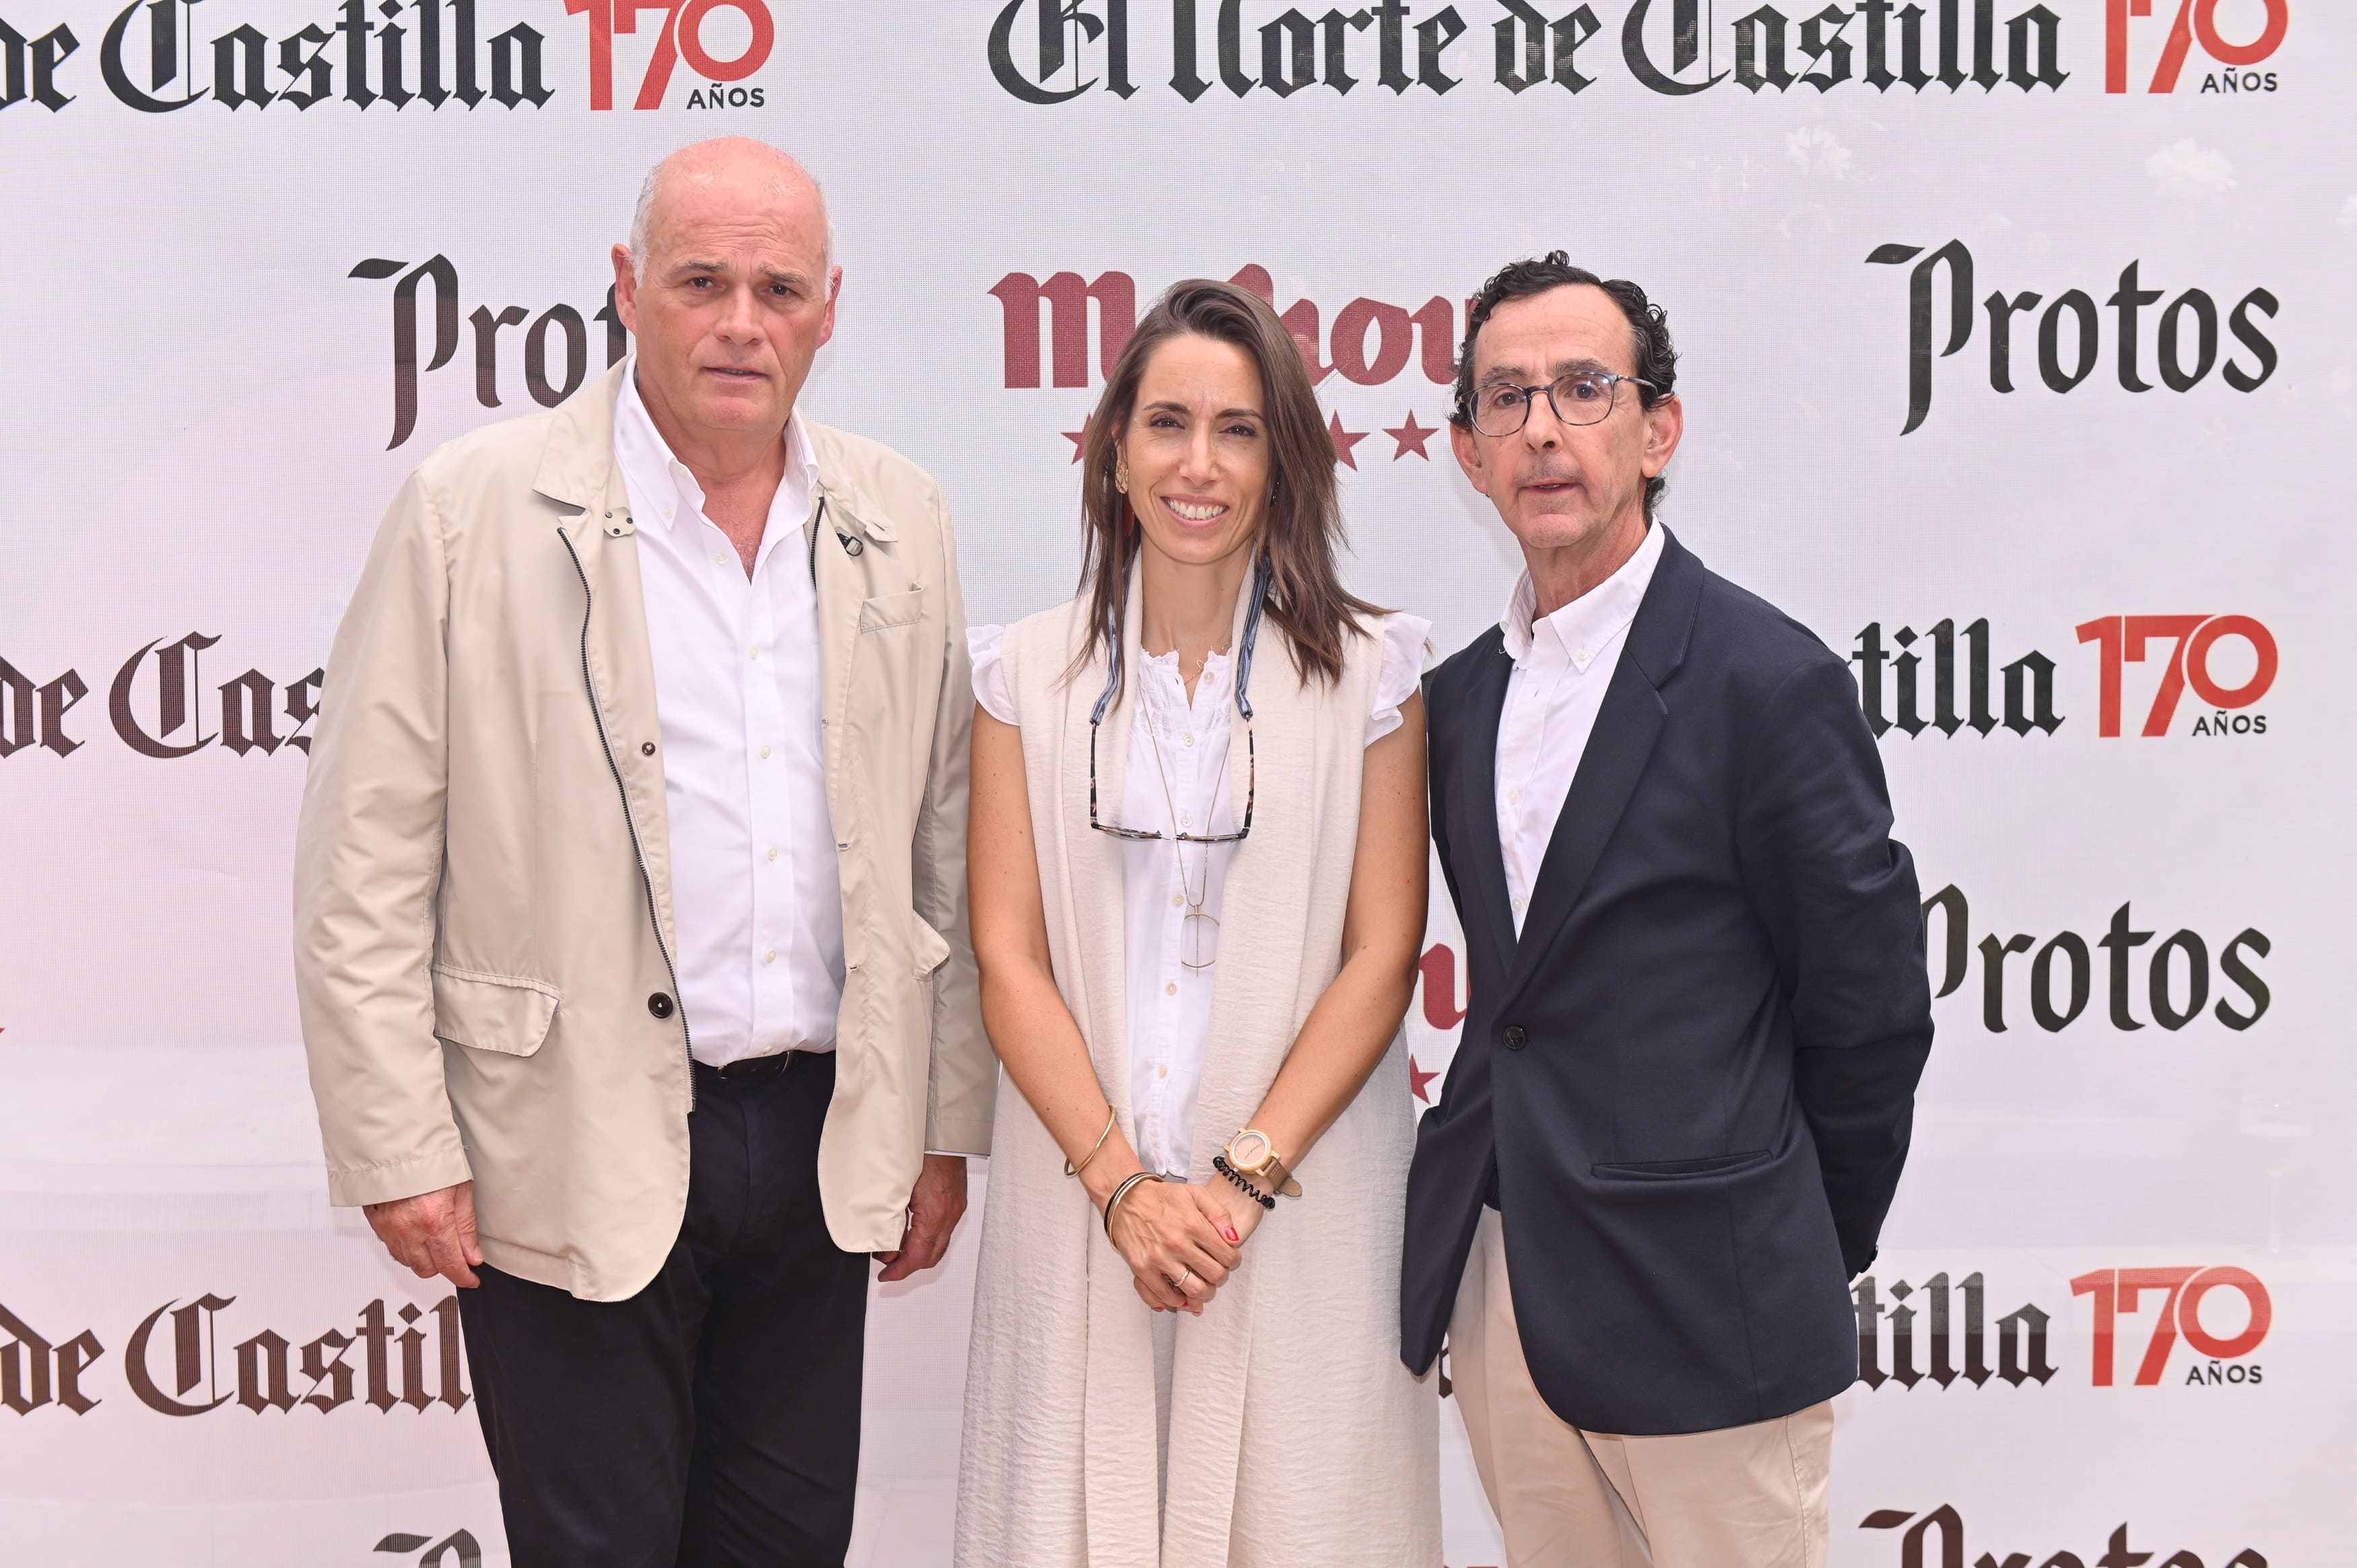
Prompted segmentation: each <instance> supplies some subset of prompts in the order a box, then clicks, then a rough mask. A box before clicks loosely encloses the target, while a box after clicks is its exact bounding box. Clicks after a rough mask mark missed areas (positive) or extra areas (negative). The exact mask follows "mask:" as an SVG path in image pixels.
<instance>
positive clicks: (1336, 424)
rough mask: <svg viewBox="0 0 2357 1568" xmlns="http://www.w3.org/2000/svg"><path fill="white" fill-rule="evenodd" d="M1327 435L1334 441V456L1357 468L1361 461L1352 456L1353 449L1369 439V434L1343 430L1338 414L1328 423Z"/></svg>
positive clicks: (1340, 417)
mask: <svg viewBox="0 0 2357 1568" xmlns="http://www.w3.org/2000/svg"><path fill="white" fill-rule="evenodd" d="M1326 434H1327V435H1329V436H1330V437H1331V438H1332V439H1333V442H1334V456H1336V457H1337V458H1338V459H1340V461H1342V462H1344V463H1347V464H1349V465H1350V466H1351V467H1353V468H1355V467H1358V466H1359V460H1358V459H1357V458H1356V457H1353V456H1351V447H1353V446H1357V445H1358V444H1359V443H1360V442H1361V441H1364V440H1365V439H1366V438H1367V433H1366V432H1365V431H1363V430H1361V431H1355V432H1354V431H1349V430H1345V429H1343V428H1342V416H1341V415H1340V414H1339V413H1337V414H1335V415H1333V416H1332V417H1330V418H1329V419H1328V420H1327V421H1326Z"/></svg>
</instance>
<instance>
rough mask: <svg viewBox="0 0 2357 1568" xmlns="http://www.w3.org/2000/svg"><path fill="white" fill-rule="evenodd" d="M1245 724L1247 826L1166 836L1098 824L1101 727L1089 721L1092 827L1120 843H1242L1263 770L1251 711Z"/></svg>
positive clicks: (1245, 812) (1156, 832)
mask: <svg viewBox="0 0 2357 1568" xmlns="http://www.w3.org/2000/svg"><path fill="white" fill-rule="evenodd" d="M1243 721H1244V822H1243V826H1242V827H1240V828H1238V829H1237V830H1236V831H1235V832H1232V833H1166V832H1162V831H1161V830H1160V829H1159V828H1156V829H1153V830H1150V831H1149V830H1147V829H1145V828H1125V827H1122V826H1120V825H1119V824H1118V823H1114V822H1099V821H1097V725H1098V722H1099V721H1097V720H1095V719H1091V720H1090V721H1089V826H1091V827H1092V828H1094V829H1096V831H1097V832H1101V833H1111V834H1112V835H1113V836H1114V837H1115V838H1117V839H1149V840H1150V839H1166V838H1167V839H1175V840H1177V841H1178V842H1179V843H1243V841H1244V839H1245V837H1246V836H1247V835H1249V834H1250V833H1251V832H1252V822H1253V796H1254V793H1255V791H1256V790H1257V789H1258V788H1259V784H1260V776H1259V768H1258V765H1257V762H1256V759H1255V758H1254V755H1253V725H1252V714H1251V711H1250V710H1249V709H1247V710H1246V711H1245V713H1244V714H1243Z"/></svg>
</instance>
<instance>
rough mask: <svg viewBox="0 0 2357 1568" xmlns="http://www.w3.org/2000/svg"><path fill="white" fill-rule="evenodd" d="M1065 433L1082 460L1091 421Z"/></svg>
mask: <svg viewBox="0 0 2357 1568" xmlns="http://www.w3.org/2000/svg"><path fill="white" fill-rule="evenodd" d="M1409 417H1410V418H1414V417H1415V415H1413V414H1411V415H1409ZM1063 435H1064V439H1065V440H1067V441H1069V442H1071V444H1072V461H1073V462H1075V463H1077V462H1079V461H1080V460H1081V446H1082V443H1084V442H1086V441H1087V440H1088V438H1089V422H1088V421H1087V420H1085V419H1083V420H1082V421H1081V427H1080V428H1079V429H1078V430H1067V431H1065V432H1064V433H1063Z"/></svg>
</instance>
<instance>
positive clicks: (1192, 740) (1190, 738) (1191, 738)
mask: <svg viewBox="0 0 2357 1568" xmlns="http://www.w3.org/2000/svg"><path fill="white" fill-rule="evenodd" d="M1186 744H1187V745H1189V746H1192V745H1194V744H1195V737H1194V736H1191V735H1190V736H1188V737H1187V740H1186Z"/></svg>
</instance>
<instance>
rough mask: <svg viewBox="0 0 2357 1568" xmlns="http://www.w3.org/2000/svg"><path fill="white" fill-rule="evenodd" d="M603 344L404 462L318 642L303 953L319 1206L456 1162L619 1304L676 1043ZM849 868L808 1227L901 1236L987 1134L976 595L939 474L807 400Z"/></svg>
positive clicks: (488, 1214) (628, 527)
mask: <svg viewBox="0 0 2357 1568" xmlns="http://www.w3.org/2000/svg"><path fill="white" fill-rule="evenodd" d="M622 373H623V370H622V368H621V367H617V368H616V369H615V370H614V371H610V372H608V374H607V375H606V376H605V377H603V378H602V379H600V380H599V381H597V382H596V383H594V384H593V385H591V386H589V387H587V388H585V389H584V390H583V391H582V392H581V393H580V394H579V395H578V396H576V397H575V398H574V399H573V400H572V401H571V402H570V403H566V404H565V406H563V407H562V408H559V409H556V410H554V412H551V413H542V414H535V415H533V416H531V417H529V418H523V419H514V420H509V421H506V422H504V423H501V424H494V425H491V426H489V427H488V428H485V429H482V430H479V431H476V432H475V433H474V434H472V435H467V436H463V437H461V438H460V439H458V440H457V441H454V442H452V443H450V444H449V445H448V446H444V447H443V448H442V449H441V450H439V451H437V452H436V453H435V454H434V455H433V456H429V457H428V458H426V460H425V462H424V463H422V464H421V465H419V467H417V469H416V471H415V472H414V473H413V474H412V475H411V476H410V478H409V480H408V482H407V483H406V484H404V486H403V487H402V489H401V492H400V494H399V495H398V496H396V497H395V498H394V499H393V507H392V510H390V511H389V512H388V513H387V514H386V516H385V520H384V522H383V524H382V527H381V528H380V530H379V531H378V533H377V538H376V542H375V545H374V547H373V548H372V549H371V551H370V553H369V559H368V565H367V567H366V569H365V570H364V571H363V573H362V574H361V582H360V586H359V588H358V589H357V590H356V591H355V593H354V594H353V596H352V602H351V606H350V608H349V609H348V610H347V611H346V612H345V616H344V620H343V625H342V627H341V628H339V630H338V632H337V634H336V641H335V648H334V651H333V652H332V653H331V654H330V655H329V658H328V667H327V668H328V674H327V683H326V687H325V692H324V696H323V701H322V703H321V711H320V714H319V722H318V727H317V736H316V738H315V739H314V741H313V743H312V747H311V758H310V773H309V777H308V779H307V782H306V785H305V788H304V793H303V810H302V816H301V820H300V823H299V825H298V827H297V829H296V854H295V976H296V993H297V995H298V998H299V1001H300V1004H301V1010H302V1020H303V1036H304V1044H305V1047H306V1048H307V1051H308V1053H309V1058H310V1071H311V1088H312V1093H313V1095H314V1097H315V1098H316V1099H317V1102H318V1111H319V1126H320V1132H321V1134H322V1136H323V1138H324V1140H325V1143H326V1146H327V1159H328V1197H329V1199H330V1201H332V1202H334V1203H338V1204H364V1203H376V1202H382V1201H385V1200H388V1199H392V1198H397V1197H410V1196H412V1195H414V1194H417V1193H423V1192H430V1191H433V1190H435V1189H436V1188H439V1187H449V1186H452V1185H453V1184H455V1183H457V1182H460V1181H465V1180H468V1178H472V1179H473V1181H474V1183H475V1205H476V1214H477V1218H478V1219H479V1223H480V1225H481V1243H482V1250H483V1256H484V1258H485V1260H486V1261H487V1262H490V1265H491V1266H492V1267H494V1268H497V1269H500V1270H501V1271H503V1272H505V1273H512V1274H516V1275H520V1276H522V1278H525V1279H529V1280H533V1281H537V1282H539V1283H543V1284H548V1285H554V1286H556V1287H558V1288H560V1289H563V1290H566V1291H570V1292H571V1293H572V1294H575V1295H576V1296H581V1297H584V1298H586V1299H588V1300H593V1301H614V1300H619V1299H622V1298H624V1297H627V1296H630V1295H631V1294H635V1293H636V1292H637V1291H638V1290H640V1288H641V1287H642V1286H644V1285H645V1284H646V1283H647V1282H648V1281H650V1280H651V1279H652V1278H653V1277H654V1275H655V1273H656V1271H657V1270H658V1269H660V1268H661V1267H662V1262H663V1259H664V1257H665V1255H666V1254H667V1253H668V1252H669V1251H670V1250H671V1246H672V1243H673V1240H674V1239H675V1238H676V1236H677V1235H678V1233H679V1227H680V1221H681V1219H682V1217H683V1214H684V1213H685V1211H686V1203H687V1178H688V1136H687V1119H688V1116H689V1114H690V1113H691V1112H692V1111H693V1109H694V1079H693V1075H692V1073H691V1070H690V1065H689V1063H690V1058H689V1056H688V1042H689V1039H690V1037H691V1031H692V1030H693V1029H694V1024H695V998H694V996H685V997H683V996H681V995H679V988H678V983H677V981H676V979H675V977H674V974H673V965H672V954H673V952H675V951H676V950H677V947H676V937H675V929H676V928H675V925H674V922H673V912H672V893H671V875H670V853H669V834H668V829H667V825H666V821H665V811H664V794H663V768H662V763H663V759H662V747H661V741H662V734H661V731H660V729H659V727H658V726H657V724H656V717H655V682H654V667H653V660H652V655H651V652H650V650H649V647H648V642H647V629H646V616H645V609H644V603H643V600H642V598H641V595H640V580H639V558H638V542H637V540H636V538H635V536H634V531H633V527H632V522H631V518H630V500H629V497H628V495H627V493H626V491H625V489H624V487H623V483H622V478H621V474H620V471H619V467H617V465H616V464H615V462H614V404H615V400H616V396H617V394H618V392H619V389H620V385H621V379H620V378H621V375H622ZM809 430H810V436H811V443H812V446H813V448H814V450H815V452H816V455H817V458H818V470H819V478H818V500H817V504H816V505H815V506H814V507H813V516H812V518H811V520H810V521H809V522H808V523H806V524H805V525H804V532H805V535H806V537H805V540H804V548H805V553H806V554H807V555H808V558H809V563H810V566H809V569H810V571H811V572H812V574H813V577H814V579H815V582H816V585H817V590H818V615H819V644H820V665H821V674H822V686H821V691H822V702H823V710H822V711H823V717H822V721H821V722H822V723H823V725H824V728H823V732H822V733H823V736H824V753H825V767H826V796H827V807H828V810H829V812H830V813H831V816H832V820H833V822H834V836H835V839H836V841H837V844H836V853H837V855H838V857H839V863H840V865H839V869H840V874H841V882H842V887H843V939H844V967H845V984H844V993H843V1008H842V1013H841V1015H840V1017H839V1020H838V1030H837V1036H836V1069H835V1071H836V1076H835V1088H834V1102H833V1104H832V1106H831V1107H830V1108H829V1110H828V1112H827V1119H826V1129H825V1132H824V1134H823V1137H822V1139H821V1142H820V1145H819V1185H820V1190H821V1193H822V1196H823V1201H824V1206H825V1210H826V1221H827V1229H828V1230H829V1231H830V1232H831V1233H832V1235H833V1236H834V1241H835V1244H836V1245H838V1246H840V1247H843V1248H844V1249H845V1250H846V1251H878V1250H883V1249H888V1248H892V1247H897V1246H898V1245H899V1242H900V1239H901V1235H902V1231H903V1225H904V1219H905V1214H906V1208H907V1204H908V1200H909V1188H910V1187H911V1186H912V1185H913V1184H914V1182H915V1180H916V1176H917V1173H918V1171H919V1169H920V1166H921V1165H922V1163H923V1158H924V1154H925V1151H926V1150H928V1149H932V1150H937V1151H941V1152H943V1153H952V1154H977V1155H978V1154H986V1153H987V1152H988V1151H989V1147H990V1128H991V1113H992V1103H993V1099H994V1095H995V1092H996V1083H997V1060H996V1058H995V1057H994V1056H993V1055H992V1053H991V1049H990V1045H989V1042H988V1039H987V1038H986V1036H985V1035H984V1033H983V1028H982V1017H981V1009H980V1005H979V998H978V994H977V988H976V982H975V974H974V951H973V948H972V946H971V944H970V942H969V940H968V937H967V932H966V905H965V821H966V774H967V740H968V733H969V731H970V729H971V727H972V725H973V718H974V703H973V700H972V697H971V694H970V688H969V681H970V675H969V673H968V668H967V660H966V651H965V615H964V607H963V600H962V597H961V596H960V594H959V591H958V578H957V555H956V549H955V545H954V543H953V542H952V535H951V531H950V520H949V514H948V511H947V509H946V508H945V507H944V506H943V504H942V495H941V491H940V489H939V488H938V487H936V486H935V485H934V483H933V482H932V480H931V478H928V477H927V476H926V475H925V473H924V472H923V470H921V469H920V468H919V467H916V465H914V464H912V463H910V462H909V461H908V460H907V459H905V458H903V457H901V456H899V455H897V454H895V453H893V452H892V451H890V450H888V449H887V448H886V447H883V446H878V445H877V444H876V443H874V442H872V441H866V440H863V439H861V438H860V437H858V436H855V435H845V434H844V433H843V432H841V431H836V430H831V429H828V428H827V427H825V426H823V425H819V424H811V425H810V426H809Z"/></svg>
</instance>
